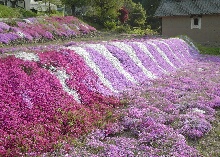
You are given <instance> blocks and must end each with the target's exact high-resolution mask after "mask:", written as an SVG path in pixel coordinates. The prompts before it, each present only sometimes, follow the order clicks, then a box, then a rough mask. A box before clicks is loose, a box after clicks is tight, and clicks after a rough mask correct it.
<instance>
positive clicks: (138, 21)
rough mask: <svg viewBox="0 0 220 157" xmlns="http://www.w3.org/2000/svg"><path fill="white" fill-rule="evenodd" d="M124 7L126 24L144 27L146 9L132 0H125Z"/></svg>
mask: <svg viewBox="0 0 220 157" xmlns="http://www.w3.org/2000/svg"><path fill="white" fill-rule="evenodd" d="M124 7H125V8H127V9H128V12H129V16H128V17H129V19H128V22H127V23H128V24H129V25H130V26H131V27H144V25H145V22H146V18H147V15H146V11H145V10H144V8H143V6H142V5H141V4H140V3H134V2H133V1H132V0H125V2H124Z"/></svg>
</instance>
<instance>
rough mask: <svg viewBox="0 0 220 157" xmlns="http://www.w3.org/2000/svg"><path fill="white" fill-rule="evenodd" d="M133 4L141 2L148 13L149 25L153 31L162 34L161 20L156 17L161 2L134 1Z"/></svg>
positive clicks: (157, 0) (159, 0) (155, 0)
mask: <svg viewBox="0 0 220 157" xmlns="http://www.w3.org/2000/svg"><path fill="white" fill-rule="evenodd" d="M133 2H136V3H138V2H140V3H141V4H142V6H143V7H144V9H145V10H146V13H147V21H146V22H147V24H148V25H150V26H151V28H152V29H154V30H157V31H159V32H160V27H161V19H159V18H157V17H155V16H154V14H155V12H156V10H157V8H158V6H159V5H160V2H161V0H133Z"/></svg>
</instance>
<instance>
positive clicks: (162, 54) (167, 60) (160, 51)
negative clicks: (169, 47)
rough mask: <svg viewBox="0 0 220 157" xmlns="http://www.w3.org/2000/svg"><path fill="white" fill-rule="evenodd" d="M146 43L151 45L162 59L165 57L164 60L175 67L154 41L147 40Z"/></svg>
mask: <svg viewBox="0 0 220 157" xmlns="http://www.w3.org/2000/svg"><path fill="white" fill-rule="evenodd" d="M147 44H149V45H152V46H153V47H154V48H155V49H156V50H157V51H158V53H159V54H160V55H161V56H162V57H163V59H165V61H166V62H167V63H168V64H170V65H171V66H172V67H173V68H175V69H176V67H175V65H174V64H173V63H172V62H171V61H170V60H169V58H168V57H167V55H166V54H165V53H164V52H163V51H162V50H161V49H160V48H159V47H158V46H157V45H155V44H154V43H152V42H147Z"/></svg>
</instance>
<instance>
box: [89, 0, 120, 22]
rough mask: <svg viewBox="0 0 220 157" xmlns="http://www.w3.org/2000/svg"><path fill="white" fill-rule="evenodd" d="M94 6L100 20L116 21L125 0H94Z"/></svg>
mask: <svg viewBox="0 0 220 157" xmlns="http://www.w3.org/2000/svg"><path fill="white" fill-rule="evenodd" d="M92 6H93V7H94V9H95V14H96V16H97V17H98V18H100V22H101V23H104V22H105V21H115V20H116V19H117V18H118V15H119V12H118V11H119V9H120V8H121V7H122V6H123V0H120V1H118V0H110V1H109V0H93V2H92Z"/></svg>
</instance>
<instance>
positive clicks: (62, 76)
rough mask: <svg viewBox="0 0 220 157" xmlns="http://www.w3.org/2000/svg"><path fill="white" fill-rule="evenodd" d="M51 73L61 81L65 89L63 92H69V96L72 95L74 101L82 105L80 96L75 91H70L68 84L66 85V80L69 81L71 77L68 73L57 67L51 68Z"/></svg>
mask: <svg viewBox="0 0 220 157" xmlns="http://www.w3.org/2000/svg"><path fill="white" fill-rule="evenodd" d="M50 73H51V74H54V75H55V76H56V77H57V79H58V80H59V81H60V84H61V85H62V87H63V90H64V91H65V92H67V93H68V94H69V95H72V96H73V97H74V99H75V100H76V101H77V102H78V103H81V101H80V96H79V94H78V93H77V92H76V91H75V90H73V89H70V88H69V87H68V86H67V84H66V80H67V79H69V77H70V76H69V75H68V74H67V73H66V71H64V70H57V69H56V68H55V67H53V66H51V67H50Z"/></svg>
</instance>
